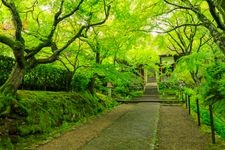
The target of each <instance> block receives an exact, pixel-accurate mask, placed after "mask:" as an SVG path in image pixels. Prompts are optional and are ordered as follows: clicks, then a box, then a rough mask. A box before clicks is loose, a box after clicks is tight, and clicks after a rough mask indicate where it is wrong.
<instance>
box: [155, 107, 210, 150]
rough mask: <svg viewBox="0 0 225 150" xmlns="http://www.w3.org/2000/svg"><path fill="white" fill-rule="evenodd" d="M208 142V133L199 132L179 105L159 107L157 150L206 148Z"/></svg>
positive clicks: (199, 149)
mask: <svg viewBox="0 0 225 150" xmlns="http://www.w3.org/2000/svg"><path fill="white" fill-rule="evenodd" d="M210 142H211V141H210V135H209V134H203V133H201V132H200V129H199V127H198V126H197V123H195V122H194V121H193V120H192V119H191V117H190V116H189V115H188V113H187V111H186V110H185V109H183V108H182V107H181V106H169V105H168V106H166V105H165V106H164V105H162V106H161V107H160V119H159V124H158V144H159V145H158V149H159V150H208V149H210V148H209V143H210Z"/></svg>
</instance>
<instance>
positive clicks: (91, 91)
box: [87, 75, 96, 95]
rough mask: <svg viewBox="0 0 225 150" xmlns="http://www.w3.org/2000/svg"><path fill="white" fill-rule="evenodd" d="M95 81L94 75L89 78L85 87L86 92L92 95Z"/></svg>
mask: <svg viewBox="0 0 225 150" xmlns="http://www.w3.org/2000/svg"><path fill="white" fill-rule="evenodd" d="M95 80H96V77H95V75H94V76H93V77H92V78H91V80H90V81H89V83H88V86H87V90H88V91H89V92H90V93H91V94H92V95H94V93H95V90H94V89H95Z"/></svg>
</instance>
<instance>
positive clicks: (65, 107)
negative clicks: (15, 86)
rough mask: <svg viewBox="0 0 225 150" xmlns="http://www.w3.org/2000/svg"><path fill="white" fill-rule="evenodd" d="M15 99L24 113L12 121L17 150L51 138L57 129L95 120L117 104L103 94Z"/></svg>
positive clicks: (30, 94)
mask: <svg viewBox="0 0 225 150" xmlns="http://www.w3.org/2000/svg"><path fill="white" fill-rule="evenodd" d="M18 99H19V100H18V103H19V104H20V105H21V106H23V107H24V108H25V109H26V111H27V115H26V117H25V118H23V120H20V118H17V119H15V120H14V121H13V122H17V123H15V126H16V129H14V130H16V131H15V132H13V133H12V134H13V136H14V134H16V136H17V137H19V138H17V140H16V141H14V142H16V143H17V146H19V147H21V145H23V144H22V143H26V141H27V140H30V139H31V138H33V139H34V140H35V137H42V138H44V136H42V135H51V134H52V133H54V131H55V130H56V129H57V130H58V129H59V128H61V127H63V128H64V127H65V126H68V124H74V123H76V122H79V121H80V120H84V119H85V118H88V117H90V116H94V115H96V114H98V113H100V112H102V111H104V110H106V109H110V108H112V107H114V106H115V105H116V104H117V103H116V102H115V101H114V100H113V99H109V98H108V97H106V96H104V95H102V94H97V95H95V96H92V95H91V94H89V93H87V92H83V93H69V92H44V91H19V92H18ZM9 136H12V135H9ZM18 143H19V144H18ZM14 144H15V143H14ZM7 145H9V144H7Z"/></svg>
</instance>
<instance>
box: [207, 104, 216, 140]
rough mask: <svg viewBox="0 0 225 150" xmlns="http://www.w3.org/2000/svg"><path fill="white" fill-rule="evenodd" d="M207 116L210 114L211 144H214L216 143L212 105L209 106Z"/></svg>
mask: <svg viewBox="0 0 225 150" xmlns="http://www.w3.org/2000/svg"><path fill="white" fill-rule="evenodd" d="M209 114H210V125H211V133H212V143H213V144H215V143H216V137H215V128H214V120H213V110H212V104H210V105H209Z"/></svg>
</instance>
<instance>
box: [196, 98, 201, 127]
mask: <svg viewBox="0 0 225 150" xmlns="http://www.w3.org/2000/svg"><path fill="white" fill-rule="evenodd" d="M196 107H197V115H198V126H201V118H200V108H199V100H198V99H196Z"/></svg>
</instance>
